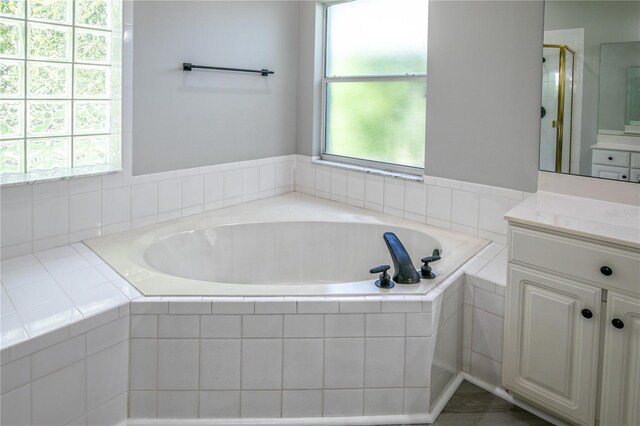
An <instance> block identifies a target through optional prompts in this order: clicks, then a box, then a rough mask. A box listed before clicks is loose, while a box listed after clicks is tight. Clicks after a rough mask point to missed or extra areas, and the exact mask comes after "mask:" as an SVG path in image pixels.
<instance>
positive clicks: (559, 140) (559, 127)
mask: <svg viewBox="0 0 640 426" xmlns="http://www.w3.org/2000/svg"><path fill="white" fill-rule="evenodd" d="M543 47H544V48H551V49H554V48H555V49H560V61H559V71H558V73H559V74H560V77H559V81H558V115H557V117H556V120H555V121H554V122H553V127H555V129H556V170H555V171H556V172H562V148H563V143H564V141H563V139H564V103H565V102H564V98H565V94H566V90H567V88H566V75H565V74H566V70H567V67H566V65H567V51H569V52H571V54H572V55H571V108H570V109H569V110H570V117H569V167H571V143H572V133H573V84H574V69H575V57H576V52H575V51H574V50H573V49H572V48H570V47H569V46H567V45H566V44H544V45H543ZM570 171H571V170H569V172H570Z"/></svg>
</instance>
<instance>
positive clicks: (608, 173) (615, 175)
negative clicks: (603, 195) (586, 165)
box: [591, 164, 629, 180]
mask: <svg viewBox="0 0 640 426" xmlns="http://www.w3.org/2000/svg"><path fill="white" fill-rule="evenodd" d="M591 175H593V176H595V177H601V178H606V179H616V180H629V169H628V168H627V167H617V166H603V165H602V164H593V165H592V166H591Z"/></svg>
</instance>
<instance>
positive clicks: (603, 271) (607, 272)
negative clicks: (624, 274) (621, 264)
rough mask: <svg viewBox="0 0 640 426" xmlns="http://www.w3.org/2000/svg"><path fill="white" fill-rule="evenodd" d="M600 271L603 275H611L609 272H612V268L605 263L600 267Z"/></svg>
mask: <svg viewBox="0 0 640 426" xmlns="http://www.w3.org/2000/svg"><path fill="white" fill-rule="evenodd" d="M600 272H602V275H604V276H605V277H609V276H611V274H613V269H611V268H609V267H608V266H606V265H605V266H603V267H601V268H600Z"/></svg>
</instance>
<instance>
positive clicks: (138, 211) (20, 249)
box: [0, 155, 295, 259]
mask: <svg viewBox="0 0 640 426" xmlns="http://www.w3.org/2000/svg"><path fill="white" fill-rule="evenodd" d="M294 168H295V156H293V155H286V156H281V157H273V158H264V159H260V160H251V161H242V162H237V163H228V164H222V165H216V166H207V167H198V168H193V169H185V170H179V171H173V172H163V173H155V174H151V175H142V176H130V175H129V173H127V172H124V173H117V174H110V175H105V176H97V177H80V178H74V179H67V180H61V181H54V182H47V183H35V184H30V185H19V186H9V187H3V188H2V189H1V190H0V205H1V209H2V210H1V214H0V216H1V221H2V225H1V230H2V232H1V239H0V246H1V250H0V256H1V257H2V258H3V259H7V258H11V257H15V256H19V255H23V254H27V253H31V252H37V251H41V250H46V249H49V248H52V247H57V246H61V245H66V244H70V243H75V242H79V241H82V240H85V239H88V238H93V237H97V236H100V235H108V234H113V233H116V232H121V231H126V230H129V229H134V228H139V227H142V226H146V225H151V224H154V223H160V222H166V221H169V220H173V219H177V218H179V217H182V216H190V215H194V214H198V213H203V212H206V211H211V210H215V209H220V208H223V207H227V206H231V205H235V204H240V203H245V202H248V201H253V200H257V199H260V198H266V197H272V196H274V195H279V194H284V193H287V192H291V191H293V182H294Z"/></svg>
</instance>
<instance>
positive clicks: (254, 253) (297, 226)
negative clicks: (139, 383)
mask: <svg viewBox="0 0 640 426" xmlns="http://www.w3.org/2000/svg"><path fill="white" fill-rule="evenodd" d="M388 231H390V232H394V233H395V234H396V235H398V237H399V238H400V240H401V241H402V243H403V244H404V246H405V247H406V249H407V251H408V252H409V254H410V256H411V258H412V260H413V262H414V265H415V266H416V268H419V267H420V259H421V258H422V257H425V256H430V255H431V254H432V253H433V250H434V249H438V250H439V251H440V253H441V256H442V259H441V260H440V261H437V262H434V263H433V264H432V266H433V270H434V272H435V274H436V278H435V279H432V280H425V279H423V280H421V281H420V283H417V284H411V285H401V284H397V285H396V286H395V287H394V288H391V289H380V288H378V287H376V286H375V285H374V282H375V280H376V278H377V275H375V274H370V273H369V269H371V268H372V267H374V266H377V265H380V264H391V257H390V255H389V252H388V250H387V248H386V245H385V243H384V240H383V238H382V234H383V233H384V232H388ZM85 243H86V244H87V245H88V246H89V247H90V248H91V249H92V250H93V251H94V252H96V253H97V254H98V255H99V256H100V257H102V258H103V259H104V260H105V261H106V262H107V263H109V265H111V266H112V267H113V268H114V269H115V270H116V271H117V272H118V273H120V274H121V275H122V276H123V277H125V278H126V279H127V280H128V281H129V282H130V283H131V284H133V285H134V286H135V287H136V288H137V289H138V290H139V291H140V292H141V293H143V294H144V295H145V296H330V295H345V296H346V295H379V294H399V295H402V294H407V295H419V294H426V293H427V292H428V291H429V290H430V289H432V288H433V287H435V286H437V285H438V283H440V282H442V280H444V279H446V277H447V276H449V275H451V274H452V273H453V272H454V271H455V270H457V269H458V268H459V267H460V266H461V265H462V264H463V263H464V262H466V261H467V260H468V259H469V258H470V257H471V256H473V255H474V254H475V253H476V252H477V251H479V250H480V249H481V248H482V247H484V246H485V245H486V244H487V243H488V241H486V240H482V239H479V238H475V237H472V236H467V235H463V234H458V233H454V232H449V231H446V230H442V229H438V228H433V227H429V226H425V225H422V224H419V223H415V222H409V221H405V220H402V219H398V218H395V217H391V216H387V215H383V214H377V213H373V212H369V211H365V210H362V209H358V208H352V207H348V206H345V205H342V204H338V203H334V202H330V201H325V200H320V199H316V198H312V197H309V196H306V195H302V194H297V193H290V194H286V195H282V196H278V197H273V198H268V199H264V200H259V201H254V202H250V203H246V204H242V205H236V206H233V207H228V208H224V209H221V210H216V211H213V212H209V213H204V214H200V215H197V216H191V217H186V218H182V219H178V220H175V221H172V222H166V223H162V224H158V225H153V226H148V227H145V228H140V229H136V230H132V231H128V232H124V233H120V234H116V235H110V236H105V237H101V238H96V239H91V240H88V241H86V242H85ZM389 273H390V274H393V265H392V268H391V270H390V271H389Z"/></svg>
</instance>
